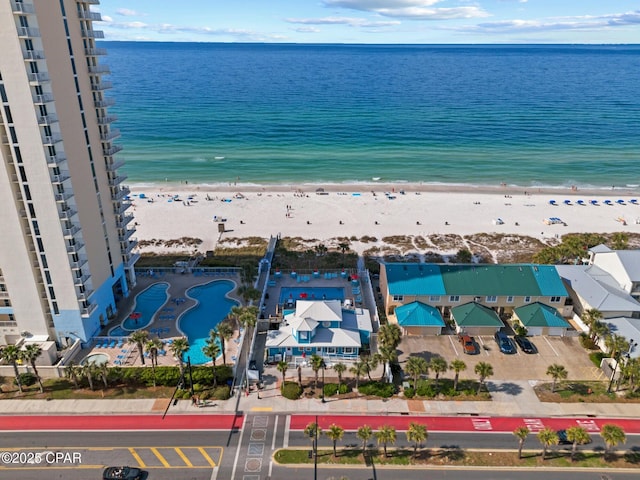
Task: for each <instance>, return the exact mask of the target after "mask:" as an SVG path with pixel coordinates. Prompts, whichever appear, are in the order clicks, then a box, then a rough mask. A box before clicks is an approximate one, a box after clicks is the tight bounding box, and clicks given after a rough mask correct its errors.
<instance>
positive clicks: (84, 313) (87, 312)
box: [80, 303, 98, 317]
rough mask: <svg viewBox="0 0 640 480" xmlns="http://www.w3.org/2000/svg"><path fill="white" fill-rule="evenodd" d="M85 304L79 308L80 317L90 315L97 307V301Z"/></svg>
mask: <svg viewBox="0 0 640 480" xmlns="http://www.w3.org/2000/svg"><path fill="white" fill-rule="evenodd" d="M86 305H87V306H86V307H83V308H81V309H80V315H81V316H82V317H90V316H91V314H92V313H93V312H94V311H95V310H96V308H98V304H97V303H87V304H86Z"/></svg>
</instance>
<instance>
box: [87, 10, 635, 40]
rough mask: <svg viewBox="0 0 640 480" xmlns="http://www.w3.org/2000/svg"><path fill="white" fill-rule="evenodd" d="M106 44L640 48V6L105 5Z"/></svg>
mask: <svg viewBox="0 0 640 480" xmlns="http://www.w3.org/2000/svg"><path fill="white" fill-rule="evenodd" d="M94 9H95V10H96V11H99V12H101V13H102V18H103V21H102V22H100V23H97V24H96V28H97V29H101V30H104V32H105V37H106V40H133V41H160V42H267V43H369V44H372V43H378V44H394V43H409V44H456V43H464V44H505V43H525V44H527V43H528V44H532V43H574V44H575V43H577V44H589V43H591V44H594V43H595V44H620V43H636V44H637V43H640V2H638V0H188V1H180V0H102V1H101V4H100V5H99V6H97V7H94Z"/></svg>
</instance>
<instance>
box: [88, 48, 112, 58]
mask: <svg viewBox="0 0 640 480" xmlns="http://www.w3.org/2000/svg"><path fill="white" fill-rule="evenodd" d="M84 54H85V55H86V56H87V57H102V56H104V55H106V54H107V49H106V48H85V49H84Z"/></svg>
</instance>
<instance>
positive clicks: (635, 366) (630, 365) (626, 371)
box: [620, 358, 640, 393]
mask: <svg viewBox="0 0 640 480" xmlns="http://www.w3.org/2000/svg"><path fill="white" fill-rule="evenodd" d="M620 377H621V378H624V379H625V381H627V382H628V383H629V391H630V393H633V392H634V391H635V389H636V381H637V379H638V378H640V359H638V358H630V359H629V360H627V361H626V362H625V363H624V365H623V366H622V370H621V375H620Z"/></svg>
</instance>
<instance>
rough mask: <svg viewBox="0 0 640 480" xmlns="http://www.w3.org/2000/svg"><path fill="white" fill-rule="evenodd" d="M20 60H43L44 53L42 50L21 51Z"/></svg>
mask: <svg viewBox="0 0 640 480" xmlns="http://www.w3.org/2000/svg"><path fill="white" fill-rule="evenodd" d="M22 58H24V59H25V60H43V59H44V52H43V51H42V50H23V51H22Z"/></svg>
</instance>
